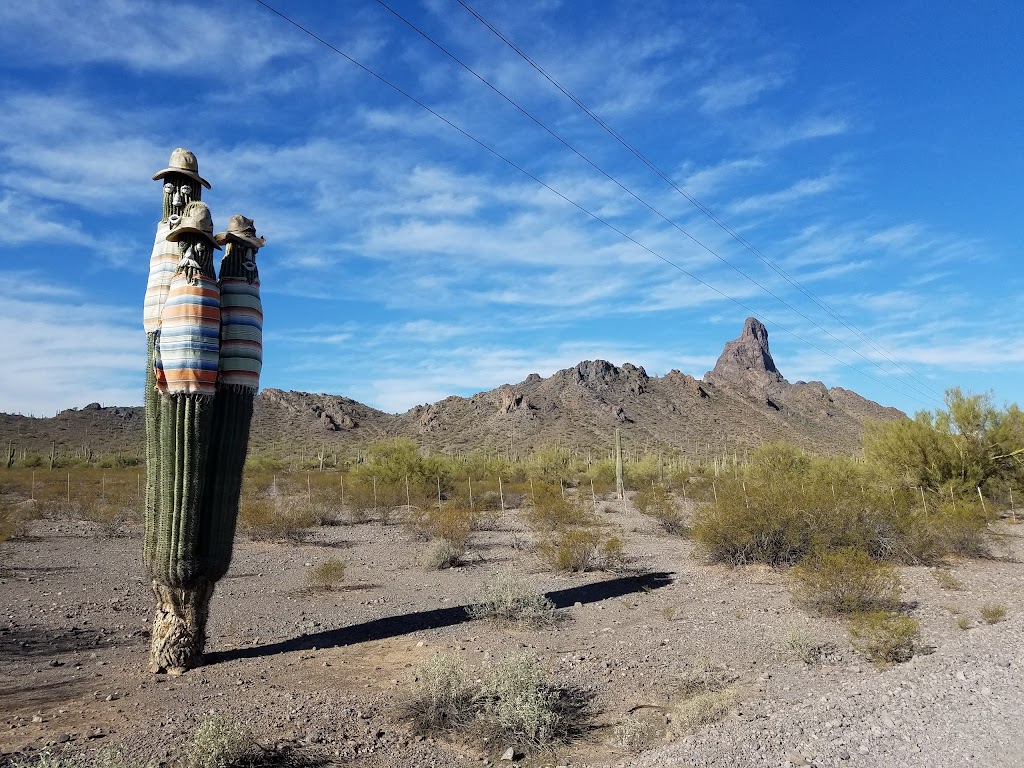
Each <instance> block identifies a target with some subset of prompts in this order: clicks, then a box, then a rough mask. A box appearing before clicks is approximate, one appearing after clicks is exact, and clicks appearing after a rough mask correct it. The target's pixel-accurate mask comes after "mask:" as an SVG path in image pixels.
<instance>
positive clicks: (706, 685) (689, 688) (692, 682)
mask: <svg viewBox="0 0 1024 768" xmlns="http://www.w3.org/2000/svg"><path fill="white" fill-rule="evenodd" d="M734 679H735V678H731V679H730V678H729V677H727V676H726V675H724V673H723V672H722V671H721V669H720V668H716V667H715V666H714V665H712V664H711V663H710V662H709V661H708V660H707V659H703V660H702V661H701V663H700V664H699V665H698V666H697V668H696V669H695V670H694V671H693V672H692V673H690V674H689V675H687V676H686V677H685V678H684V679H683V681H682V684H681V689H680V694H681V695H682V696H683V700H682V701H680V702H679V703H678V704H677V705H676V706H675V707H674V708H673V709H672V713H671V720H672V731H673V732H674V733H675V734H677V735H678V734H681V733H684V732H686V731H690V730H693V729H695V728H700V727H702V726H705V725H710V724H711V723H715V722H717V721H719V720H721V719H722V718H723V717H725V715H726V714H727V713H728V712H729V709H730V708H731V707H732V705H733V704H734V703H735V702H736V692H735V691H734V690H733V689H732V688H730V687H729V684H730V682H732V680H734Z"/></svg>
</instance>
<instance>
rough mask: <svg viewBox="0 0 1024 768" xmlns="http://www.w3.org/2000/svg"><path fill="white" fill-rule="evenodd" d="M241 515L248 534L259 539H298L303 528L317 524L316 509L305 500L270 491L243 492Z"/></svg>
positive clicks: (240, 505) (240, 503)
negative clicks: (266, 492)
mask: <svg viewBox="0 0 1024 768" xmlns="http://www.w3.org/2000/svg"><path fill="white" fill-rule="evenodd" d="M238 517H239V521H240V522H241V523H242V527H243V528H244V529H245V531H246V533H247V534H248V535H249V537H250V538H252V539H257V540H261V539H266V540H278V541H292V542H297V541H299V540H300V538H301V536H302V532H303V530H305V529H306V528H309V527H311V526H313V525H315V524H316V517H315V516H314V514H313V510H312V509H311V508H310V506H309V504H308V503H306V502H305V501H304V500H300V499H296V498H282V497H281V496H280V495H276V496H275V495H271V494H267V495H264V496H251V495H248V494H243V495H242V498H241V500H240V502H239V510H238Z"/></svg>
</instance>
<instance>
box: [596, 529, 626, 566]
mask: <svg viewBox="0 0 1024 768" xmlns="http://www.w3.org/2000/svg"><path fill="white" fill-rule="evenodd" d="M600 555H601V567H602V568H603V569H604V570H606V571H610V570H614V569H615V568H618V567H620V566H621V565H622V564H623V563H625V561H626V555H625V552H624V551H623V546H622V537H621V536H618V535H614V536H609V537H608V538H607V539H605V540H604V541H603V542H602V544H601V550H600Z"/></svg>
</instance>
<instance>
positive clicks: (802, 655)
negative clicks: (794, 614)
mask: <svg viewBox="0 0 1024 768" xmlns="http://www.w3.org/2000/svg"><path fill="white" fill-rule="evenodd" d="M782 642H783V645H784V646H785V648H786V650H787V651H789V652H790V653H791V654H792V655H793V656H794V657H796V658H797V659H798V660H800V661H802V662H803V663H804V664H817V663H818V662H820V661H822V659H824V658H825V657H826V656H828V655H829V654H832V653H834V652H835V651H836V650H837V649H836V646H835V644H834V643H823V642H820V641H818V640H816V639H815V638H814V637H813V636H812V635H811V634H810V633H809V632H808V631H807V630H805V629H802V628H801V627H793V628H791V629H790V630H789V631H788V632H786V634H785V636H784V637H783V640H782Z"/></svg>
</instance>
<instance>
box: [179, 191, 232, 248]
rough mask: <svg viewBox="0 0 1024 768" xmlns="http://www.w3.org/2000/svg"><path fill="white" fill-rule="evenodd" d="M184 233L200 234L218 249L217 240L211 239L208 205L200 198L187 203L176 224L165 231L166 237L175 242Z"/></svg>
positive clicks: (210, 217)
mask: <svg viewBox="0 0 1024 768" xmlns="http://www.w3.org/2000/svg"><path fill="white" fill-rule="evenodd" d="M185 235H202V236H203V237H205V238H206V239H207V240H209V241H210V244H211V245H212V246H213V247H214V248H216V249H217V250H218V251H219V250H220V246H219V245H218V244H217V241H216V240H214V239H213V216H212V215H210V209H209V207H207V205H206V203H204V202H202V201H201V200H195V201H193V202H191V203H189V204H188V206H187V207H186V208H185V212H184V213H183V214H182V215H181V220H180V221H179V223H178V224H177V226H175V227H174V228H173V229H172V230H171V231H170V232H168V233H167V239H168V240H170V241H171V242H172V243H175V242H177V241H178V240H181V238H183V237H184V236H185Z"/></svg>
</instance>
